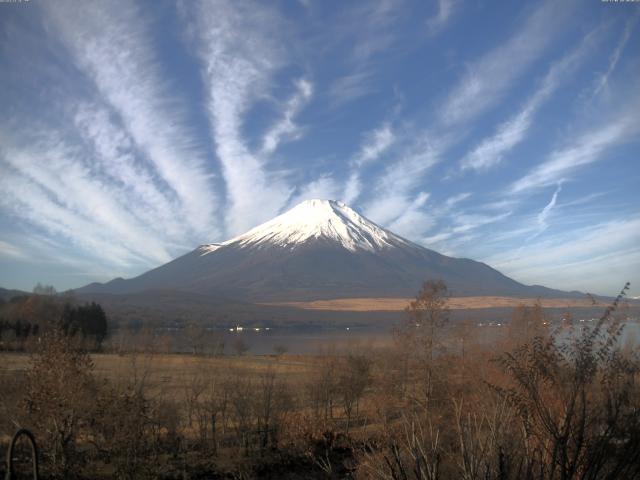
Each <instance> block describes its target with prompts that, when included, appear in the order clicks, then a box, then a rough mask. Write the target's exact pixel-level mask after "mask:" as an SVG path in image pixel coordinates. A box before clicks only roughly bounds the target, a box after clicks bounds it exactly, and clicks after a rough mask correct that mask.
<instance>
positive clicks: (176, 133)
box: [43, 1, 217, 235]
mask: <svg viewBox="0 0 640 480" xmlns="http://www.w3.org/2000/svg"><path fill="white" fill-rule="evenodd" d="M43 6H45V7H46V8H47V16H48V18H49V19H50V20H51V21H52V22H53V24H54V25H55V27H56V29H57V31H58V32H59V34H60V36H61V38H62V39H63V41H64V43H65V44H66V45H67V47H68V48H69V51H70V52H71V53H72V55H73V57H74V58H75V59H76V62H77V65H78V66H79V67H80V69H81V70H82V71H84V72H85V73H86V74H87V76H88V77H89V78H90V79H91V80H92V81H93V82H94V84H95V86H96V88H97V90H98V91H99V92H100V94H101V96H102V97H103V99H104V100H105V101H106V102H108V103H109V105H110V106H111V107H112V108H113V109H114V111H115V112H117V114H118V115H119V116H120V118H121V119H122V122H123V124H124V126H125V128H126V130H127V131H128V132H129V134H130V136H131V139H132V140H133V142H135V144H136V146H137V148H139V149H140V150H141V151H142V152H144V154H145V155H146V157H147V158H148V159H149V160H150V161H151V162H152V164H153V166H154V168H155V169H156V171H157V173H158V174H159V176H160V177H161V178H162V180H163V181H164V182H165V183H166V185H167V186H169V188H171V189H172V191H173V192H174V193H175V195H176V197H177V198H178V200H179V202H180V204H181V206H182V213H183V216H184V218H186V219H187V222H188V225H189V227H190V228H191V230H192V231H193V232H196V233H199V234H203V233H206V234H209V235H211V234H214V232H215V227H214V225H215V218H214V215H215V212H216V209H217V202H216V196H215V194H214V193H213V190H212V188H211V185H210V180H211V177H212V173H213V172H212V170H211V168H210V165H209V164H208V162H207V157H206V153H205V151H204V149H203V147H202V146H201V145H200V143H199V141H198V139H197V137H196V136H195V135H194V133H193V132H192V131H191V129H190V128H189V126H188V121H187V118H186V117H187V116H186V113H185V112H184V111H183V109H182V107H181V103H180V100H181V98H180V96H179V95H176V93H175V92H174V91H172V90H171V86H170V85H169V84H168V83H167V82H166V81H165V80H164V78H165V75H164V72H163V71H162V69H161V66H160V64H159V62H158V60H157V58H156V53H155V48H154V45H153V43H152V40H151V38H152V37H151V35H150V32H149V25H148V22H147V21H145V19H144V16H143V14H142V12H141V11H140V10H139V9H138V7H137V6H136V5H135V4H134V3H132V2H125V1H122V2H117V3H110V4H109V5H108V6H107V5H104V4H103V5H94V4H92V5H89V4H86V3H83V4H77V3H75V2H56V3H55V5H53V4H51V5H50V4H43Z"/></svg>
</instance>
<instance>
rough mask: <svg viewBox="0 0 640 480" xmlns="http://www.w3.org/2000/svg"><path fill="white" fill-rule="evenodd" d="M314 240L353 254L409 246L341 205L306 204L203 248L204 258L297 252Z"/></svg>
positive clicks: (311, 201) (333, 202) (311, 202)
mask: <svg viewBox="0 0 640 480" xmlns="http://www.w3.org/2000/svg"><path fill="white" fill-rule="evenodd" d="M314 239H323V240H328V241H332V242H335V243H337V244H340V245H342V246H343V247H344V248H346V249H347V250H350V251H356V250H367V251H376V250H381V249H385V248H389V247H392V246H400V245H406V244H407V243H408V242H407V241H406V240H404V239H402V238H400V237H398V236H397V235H394V234H393V233H391V232H389V231H388V230H385V229H384V228H382V227H379V226H378V225H376V224H375V223H373V222H371V221H370V220H368V219H366V218H364V217H363V216H361V215H359V214H358V213H357V212H356V211H355V210H353V209H351V208H350V207H348V206H347V205H345V204H344V203H342V202H338V201H334V200H306V201H304V202H302V203H300V204H298V205H296V206H295V207H293V208H292V209H291V210H288V211H287V212H285V213H283V214H281V215H279V216H277V217H275V218H274V219H272V220H269V221H268V222H266V223H263V224H262V225H258V226H257V227H255V228H253V229H251V230H249V231H248V232H246V233H244V234H242V235H240V236H238V237H235V238H232V239H231V240H228V241H226V242H224V243H222V244H211V245H203V246H202V247H200V248H201V251H202V254H203V255H206V254H208V253H212V252H214V251H216V250H218V249H219V248H221V247H223V246H226V245H232V244H233V245H237V246H240V247H254V246H257V247H260V246H267V245H276V246H280V247H289V248H295V247H296V246H298V245H301V244H304V243H306V242H308V241H310V240H314Z"/></svg>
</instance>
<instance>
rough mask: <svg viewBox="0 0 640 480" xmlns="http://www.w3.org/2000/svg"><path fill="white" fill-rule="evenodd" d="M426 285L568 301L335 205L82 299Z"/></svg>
mask: <svg viewBox="0 0 640 480" xmlns="http://www.w3.org/2000/svg"><path fill="white" fill-rule="evenodd" d="M429 279H442V280H444V281H445V282H446V283H447V285H448V286H449V288H450V290H451V292H452V294H455V295H513V296H523V297H537V296H556V297H557V296H560V295H565V294H564V293H563V292H558V291H553V290H549V289H546V288H544V287H539V286H526V285H522V284H521V283H518V282H516V281H515V280H513V279H511V278H508V277H506V276H505V275H503V274H501V273H500V272H498V271H497V270H494V269H493V268H491V267H489V266H488V265H485V264H483V263H480V262H475V261H473V260H470V259H465V258H453V257H448V256H446V255H442V254H440V253H438V252H435V251H433V250H429V249H427V248H424V247H422V246H420V245H417V244H415V243H412V242H410V241H408V240H405V239H403V238H401V237H399V236H397V235H394V234H393V233H391V232H390V231H388V230H385V229H384V228H382V227H380V226H378V225H376V224H375V223H373V222H371V221H370V220H367V219H366V218H364V217H362V216H361V215H359V214H358V213H356V212H355V211H354V210H352V209H351V208H349V207H348V206H346V205H345V204H343V203H340V202H336V201H332V200H308V201H305V202H302V203H301V204H299V205H297V206H295V207H294V208H292V209H291V210H289V211H287V212H285V213H283V214H282V215H279V216H278V217H275V218H274V219H272V220H270V221H268V222H266V223H263V224H262V225H258V226H257V227H255V228H253V229H251V230H249V231H248V232H246V233H244V234H242V235H239V236H237V237H234V238H232V239H230V240H227V241H226V242H222V243H211V244H208V245H201V246H200V247H198V248H196V249H195V250H193V251H192V252H189V253H186V254H185V255H183V256H181V257H179V258H176V259H175V260H172V261H171V262H169V263H166V264H165V265H161V266H159V267H157V268H154V269H153V270H150V271H148V272H145V273H143V274H142V275H139V276H137V277H135V278H131V279H128V280H124V279H116V280H112V281H111V282H107V283H105V284H91V285H87V286H86V287H83V288H80V289H78V290H77V292H78V293H81V294H82V293H107V294H131V293H139V292H149V291H164V292H167V291H173V292H176V291H180V292H185V293H189V294H198V295H206V296H207V297H210V298H213V297H220V296H224V297H227V298H234V299H236V300H240V301H247V300H248V301H258V302H263V301H290V300H316V299H331V298H345V297H409V296H413V295H415V293H416V292H417V291H418V290H419V288H420V286H421V284H422V283H423V282H424V281H425V280H429Z"/></svg>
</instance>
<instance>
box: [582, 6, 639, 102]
mask: <svg viewBox="0 0 640 480" xmlns="http://www.w3.org/2000/svg"><path fill="white" fill-rule="evenodd" d="M639 18H640V14H638V13H636V14H635V15H633V16H631V17H630V18H629V20H628V21H627V23H626V25H625V27H624V30H623V32H622V36H621V37H620V40H619V41H618V43H617V45H616V47H615V48H614V49H613V52H612V53H611V56H610V57H609V65H608V67H607V71H606V72H604V73H603V74H602V75H601V76H600V78H599V79H598V81H597V83H596V86H595V88H594V90H593V95H594V96H595V95H598V94H599V93H600V92H601V91H602V90H604V89H605V88H606V87H607V85H608V83H609V77H610V76H611V74H612V73H613V71H614V70H615V68H616V66H617V65H618V62H619V61H620V57H621V56H622V52H623V51H624V49H625V47H626V46H627V43H628V42H629V37H631V33H632V32H633V30H634V28H635V27H636V24H637V23H638V19H639Z"/></svg>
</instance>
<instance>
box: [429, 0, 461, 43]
mask: <svg viewBox="0 0 640 480" xmlns="http://www.w3.org/2000/svg"><path fill="white" fill-rule="evenodd" d="M437 4H438V11H437V13H436V14H435V15H434V16H432V17H430V18H429V19H427V22H426V24H427V30H428V32H429V34H430V35H437V34H438V33H440V32H441V31H442V30H443V29H444V28H445V27H446V26H447V25H448V23H449V21H450V20H451V18H452V17H453V14H454V13H455V11H456V10H457V8H458V0H438V2H437Z"/></svg>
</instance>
